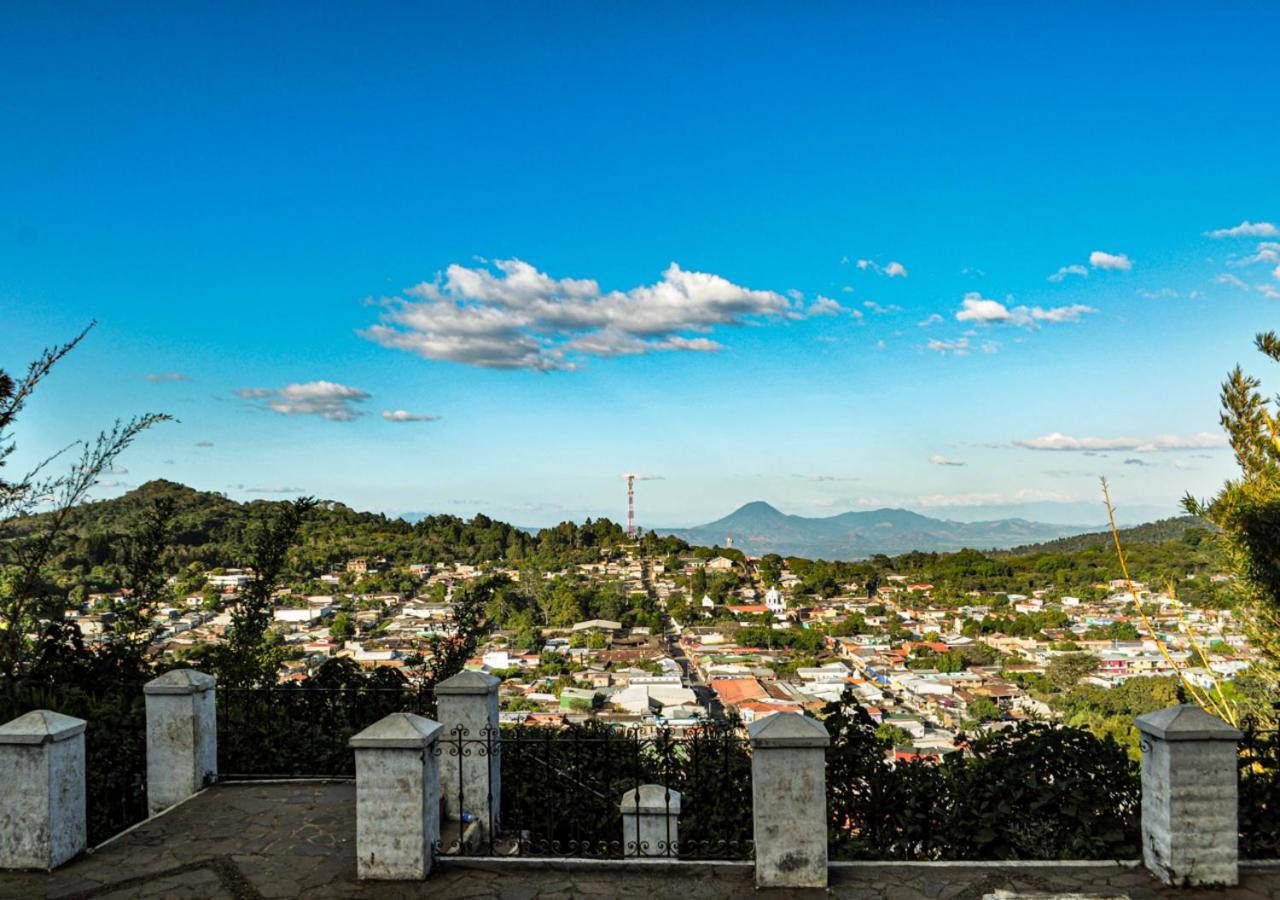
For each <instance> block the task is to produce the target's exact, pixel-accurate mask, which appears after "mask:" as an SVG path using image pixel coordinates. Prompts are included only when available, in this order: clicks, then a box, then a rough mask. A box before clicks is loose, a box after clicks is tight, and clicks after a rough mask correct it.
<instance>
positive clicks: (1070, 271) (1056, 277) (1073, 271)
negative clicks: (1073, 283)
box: [1049, 263, 1089, 282]
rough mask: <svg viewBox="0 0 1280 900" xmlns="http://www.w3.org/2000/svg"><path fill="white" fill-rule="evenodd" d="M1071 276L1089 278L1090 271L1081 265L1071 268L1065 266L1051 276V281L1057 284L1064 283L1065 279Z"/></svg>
mask: <svg viewBox="0 0 1280 900" xmlns="http://www.w3.org/2000/svg"><path fill="white" fill-rule="evenodd" d="M1069 275H1079V276H1081V277H1083V278H1088V277H1089V270H1088V269H1086V268H1085V267H1084V266H1082V265H1080V264H1079V263H1077V264H1075V265H1071V266H1063V267H1062V268H1060V269H1058V271H1056V272H1054V273H1053V274H1052V275H1050V276H1049V280H1050V281H1055V282H1057V281H1062V280H1064V279H1065V278H1067V276H1069Z"/></svg>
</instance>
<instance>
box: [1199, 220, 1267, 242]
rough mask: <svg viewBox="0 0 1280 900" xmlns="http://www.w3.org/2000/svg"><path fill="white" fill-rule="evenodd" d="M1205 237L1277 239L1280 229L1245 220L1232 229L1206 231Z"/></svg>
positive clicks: (1264, 223) (1265, 223)
mask: <svg viewBox="0 0 1280 900" xmlns="http://www.w3.org/2000/svg"><path fill="white" fill-rule="evenodd" d="M1205 235H1206V236H1207V237H1211V238H1219V239H1220V238H1229V237H1277V236H1280V228H1276V226H1275V225H1272V224H1271V223H1270V222H1250V221H1249V220H1248V219H1246V220H1245V221H1243V222H1241V223H1240V224H1239V225H1236V226H1235V227H1234V228H1217V229H1215V230H1213V231H1206V232H1205Z"/></svg>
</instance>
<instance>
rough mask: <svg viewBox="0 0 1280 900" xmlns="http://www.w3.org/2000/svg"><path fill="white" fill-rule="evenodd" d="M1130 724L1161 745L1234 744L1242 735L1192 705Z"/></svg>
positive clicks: (1184, 704)
mask: <svg viewBox="0 0 1280 900" xmlns="http://www.w3.org/2000/svg"><path fill="white" fill-rule="evenodd" d="M1133 724H1134V725H1136V726H1137V727H1138V730H1139V731H1141V732H1142V733H1143V734H1147V735H1150V736H1151V737H1154V738H1158V739H1160V740H1162V741H1238V740H1240V738H1242V737H1244V734H1243V733H1242V732H1240V731H1239V730H1238V729H1235V728H1232V727H1231V726H1230V725H1228V724H1227V723H1226V722H1224V721H1222V720H1221V719H1219V718H1218V717H1217V716H1211V715H1209V713H1207V712H1205V711H1204V710H1203V709H1201V708H1200V707H1198V706H1196V705H1195V704H1193V703H1183V704H1182V705H1180V706H1169V707H1166V708H1164V709H1157V710H1156V711H1155V712H1149V713H1147V714H1146V715H1143V716H1138V718H1136V719H1134V720H1133Z"/></svg>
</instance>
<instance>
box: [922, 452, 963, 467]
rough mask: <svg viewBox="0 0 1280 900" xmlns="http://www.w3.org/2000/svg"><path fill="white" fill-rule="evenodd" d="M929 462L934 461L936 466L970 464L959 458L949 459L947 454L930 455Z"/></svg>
mask: <svg viewBox="0 0 1280 900" xmlns="http://www.w3.org/2000/svg"><path fill="white" fill-rule="evenodd" d="M929 462H931V463H933V464H934V465H935V466H966V465H968V463H962V462H960V461H959V460H955V459H947V458H946V457H945V456H938V455H937V454H934V455H933V456H930V457H929Z"/></svg>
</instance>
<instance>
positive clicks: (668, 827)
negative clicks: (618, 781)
mask: <svg viewBox="0 0 1280 900" xmlns="http://www.w3.org/2000/svg"><path fill="white" fill-rule="evenodd" d="M618 809H619V810H621V811H622V855H623V856H629V857H630V856H679V855H680V830H679V829H680V824H679V822H680V793H679V792H678V791H672V790H668V789H667V788H666V786H664V785H661V784H642V785H640V787H639V788H632V789H631V790H629V791H627V792H626V793H625V794H623V795H622V802H620V803H619V804H618Z"/></svg>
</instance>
